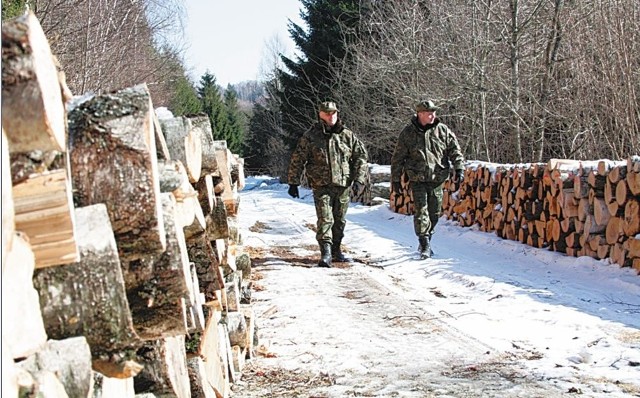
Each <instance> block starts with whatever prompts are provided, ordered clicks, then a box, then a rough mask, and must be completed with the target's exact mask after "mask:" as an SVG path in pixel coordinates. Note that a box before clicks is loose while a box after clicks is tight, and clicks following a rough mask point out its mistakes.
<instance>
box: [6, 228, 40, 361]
mask: <svg viewBox="0 0 640 398" xmlns="http://www.w3.org/2000/svg"><path fill="white" fill-rule="evenodd" d="M11 241H12V244H11V247H9V250H8V253H7V255H6V256H7V257H6V260H5V261H6V262H5V265H4V266H5V269H4V270H3V272H2V341H3V342H4V343H6V344H7V346H8V348H9V352H10V353H11V357H12V358H22V357H26V356H28V355H31V354H33V353H35V352H36V351H38V350H39V349H40V348H41V347H42V346H43V345H44V344H45V343H46V341H47V333H46V332H45V327H44V323H43V320H42V313H41V312H40V302H39V301H38V292H37V291H36V290H35V289H34V288H33V270H34V256H33V252H32V251H31V248H30V246H29V243H28V242H27V241H26V239H25V236H24V235H23V234H21V233H19V232H18V233H15V235H14V237H13V238H12V239H11Z"/></svg>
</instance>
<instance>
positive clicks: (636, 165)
mask: <svg viewBox="0 0 640 398" xmlns="http://www.w3.org/2000/svg"><path fill="white" fill-rule="evenodd" d="M627 171H633V172H635V173H640V156H638V155H633V156H629V157H628V158H627Z"/></svg>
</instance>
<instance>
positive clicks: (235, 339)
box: [226, 312, 248, 348]
mask: <svg viewBox="0 0 640 398" xmlns="http://www.w3.org/2000/svg"><path fill="white" fill-rule="evenodd" d="M226 324H227V330H228V332H229V343H230V344H231V346H239V347H240V348H246V347H247V331H248V329H247V320H246V319H245V317H244V313H242V312H228V313H227V315H226Z"/></svg>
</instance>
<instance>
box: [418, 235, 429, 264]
mask: <svg viewBox="0 0 640 398" xmlns="http://www.w3.org/2000/svg"><path fill="white" fill-rule="evenodd" d="M418 251H419V252H420V258H422V259H425V258H431V244H430V243H429V237H428V236H418Z"/></svg>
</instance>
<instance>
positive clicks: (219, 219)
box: [205, 200, 229, 240]
mask: <svg viewBox="0 0 640 398" xmlns="http://www.w3.org/2000/svg"><path fill="white" fill-rule="evenodd" d="M205 220H206V224H207V228H206V230H207V236H208V237H209V240H217V239H225V238H228V237H229V221H228V219H227V208H226V206H225V205H224V202H223V201H222V200H216V203H215V207H214V208H213V209H212V210H211V212H210V213H209V214H207V215H206V217H205Z"/></svg>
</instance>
